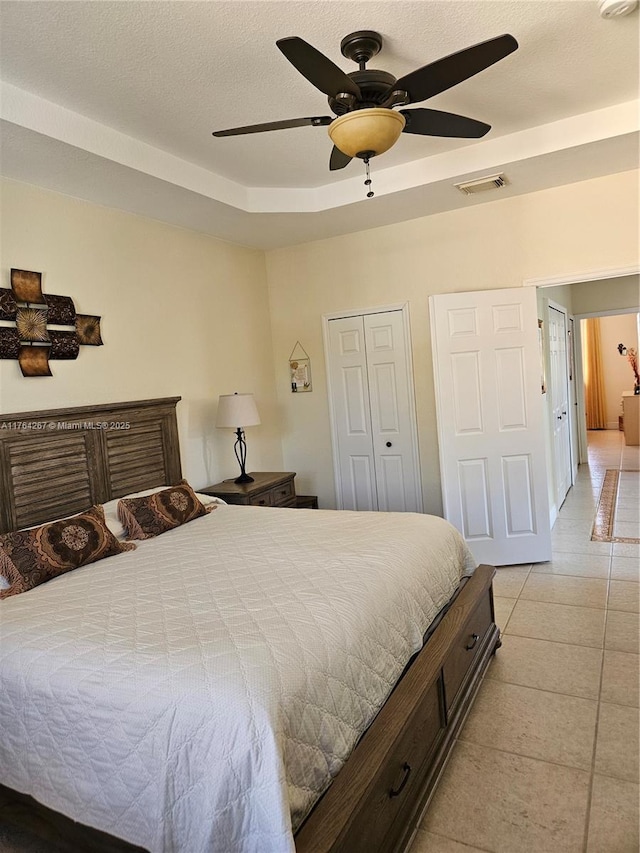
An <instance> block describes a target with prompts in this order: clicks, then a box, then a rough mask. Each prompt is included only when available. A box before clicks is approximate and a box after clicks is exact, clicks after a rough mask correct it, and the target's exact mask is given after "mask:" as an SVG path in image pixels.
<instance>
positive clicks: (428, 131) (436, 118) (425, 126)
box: [400, 107, 491, 139]
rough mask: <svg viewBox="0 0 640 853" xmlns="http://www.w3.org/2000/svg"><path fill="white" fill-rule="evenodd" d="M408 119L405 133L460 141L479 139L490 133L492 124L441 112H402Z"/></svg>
mask: <svg viewBox="0 0 640 853" xmlns="http://www.w3.org/2000/svg"><path fill="white" fill-rule="evenodd" d="M400 112H401V113H402V115H403V116H404V117H405V119H406V122H407V123H406V124H405V126H404V131H403V133H420V134H422V135H423V136H452V137H457V138H459V139H479V138H480V137H481V136H484V135H485V134H487V133H489V131H490V130H491V125H490V124H485V123H484V122H483V121H477V120H476V119H474V118H467V117H466V116H459V115H456V114H455V113H444V112H442V111H441V110H427V109H424V108H423V107H418V109H417V110H400Z"/></svg>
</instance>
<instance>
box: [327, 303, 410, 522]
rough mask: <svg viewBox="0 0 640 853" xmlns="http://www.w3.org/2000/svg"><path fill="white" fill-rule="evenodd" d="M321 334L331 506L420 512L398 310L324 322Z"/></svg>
mask: <svg viewBox="0 0 640 853" xmlns="http://www.w3.org/2000/svg"><path fill="white" fill-rule="evenodd" d="M326 340H327V365H328V374H329V393H330V398H331V412H332V427H333V437H334V457H335V458H334V462H335V466H336V492H337V504H338V507H339V508H340V509H353V510H382V511H387V512H422V492H421V486H420V479H419V464H418V448H417V430H416V426H415V407H414V404H413V396H412V373H411V363H410V355H409V342H408V336H407V335H406V334H405V319H404V314H403V311H402V310H390V311H381V312H378V313H370V314H358V315H357V316H351V317H341V318H338V319H331V320H328V322H327V338H326Z"/></svg>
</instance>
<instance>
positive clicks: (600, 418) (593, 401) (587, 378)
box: [582, 317, 607, 429]
mask: <svg viewBox="0 0 640 853" xmlns="http://www.w3.org/2000/svg"><path fill="white" fill-rule="evenodd" d="M582 323H583V335H582V340H583V341H584V347H583V351H582V367H583V372H584V403H585V412H586V416H587V429H606V428H607V423H606V411H605V396H604V381H603V378H602V354H601V349H600V318H599V317H592V318H589V319H588V320H583V321H582Z"/></svg>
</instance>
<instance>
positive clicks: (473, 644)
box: [465, 634, 480, 652]
mask: <svg viewBox="0 0 640 853" xmlns="http://www.w3.org/2000/svg"><path fill="white" fill-rule="evenodd" d="M471 639H472V640H473V642H472V643H471V645H470V646H465V649H466V650H467V651H468V652H470V651H471V649H475V647H476V643H477V642H478V640H479V639H480V634H472V635H471Z"/></svg>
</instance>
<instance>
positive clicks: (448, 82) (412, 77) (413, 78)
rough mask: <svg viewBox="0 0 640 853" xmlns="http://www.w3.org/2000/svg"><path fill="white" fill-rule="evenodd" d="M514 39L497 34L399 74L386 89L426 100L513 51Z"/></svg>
mask: <svg viewBox="0 0 640 853" xmlns="http://www.w3.org/2000/svg"><path fill="white" fill-rule="evenodd" d="M517 48H518V42H517V41H516V40H515V39H514V37H513V36H511V35H503V36H497V37H496V38H493V39H489V40H488V41H483V42H481V43H480V44H476V45H474V46H473V47H467V48H465V50H460V51H458V53H452V54H451V55H450V56H445V57H444V58H443V59H438V60H436V61H435V62H432V63H430V64H429V65H424V66H423V67H422V68H418V69H417V70H416V71H412V72H411V74H407V75H406V76H405V77H401V78H400V79H399V80H396V82H395V83H394V84H393V86H391V87H390V88H389V90H388V91H389V94H390V93H391V92H392V91H396V90H398V89H400V90H403V91H405V92H407V94H408V95H409V103H411V104H416V103H418V102H419V101H426V100H427V98H432V97H433V96H434V95H438V94H439V93H440V92H444V91H445V90H446V89H450V88H451V87H452V86H455V85H457V84H458V83H462V81H463V80H467V79H468V78H469V77H473V75H474V74H478V73H479V72H480V71H484V69H485V68H488V67H489V66H490V65H493V64H494V62H498V61H499V60H501V59H504V57H505V56H508V55H509V54H510V53H513V51H514V50H517Z"/></svg>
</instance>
